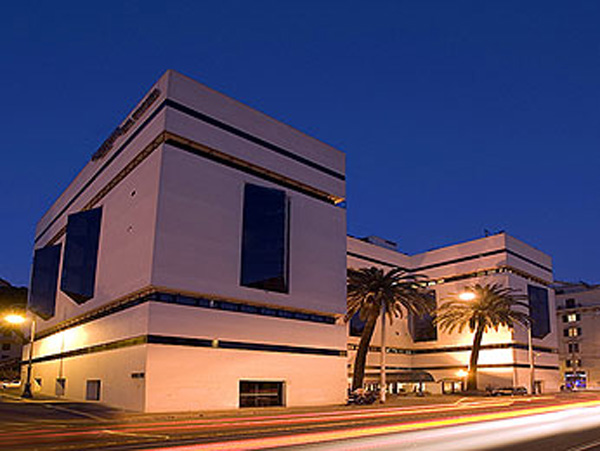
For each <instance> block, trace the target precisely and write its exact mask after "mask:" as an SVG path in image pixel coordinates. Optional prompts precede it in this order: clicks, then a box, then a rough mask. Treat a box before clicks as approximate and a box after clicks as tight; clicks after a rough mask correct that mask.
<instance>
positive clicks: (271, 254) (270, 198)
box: [240, 184, 288, 293]
mask: <svg viewBox="0 0 600 451" xmlns="http://www.w3.org/2000/svg"><path fill="white" fill-rule="evenodd" d="M287 238H288V221H287V199H286V195H285V192H284V191H281V190H278V189H271V188H265V187H262V186H257V185H252V184H246V185H245V187H244V211H243V232H242V270H241V281H240V283H241V285H243V286H246V287H250V288H259V289H262V290H268V291H276V292H279V293H287V292H288V281H287V279H288V268H287V267H288V264H287V259H288V255H287V254H288V252H287V250H288V239H287Z"/></svg>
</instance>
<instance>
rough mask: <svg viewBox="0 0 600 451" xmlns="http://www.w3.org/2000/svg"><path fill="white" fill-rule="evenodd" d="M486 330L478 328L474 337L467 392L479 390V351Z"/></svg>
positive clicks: (481, 327)
mask: <svg viewBox="0 0 600 451" xmlns="http://www.w3.org/2000/svg"><path fill="white" fill-rule="evenodd" d="M484 330H485V328H484V327H483V326H481V325H479V326H477V329H476V330H475V335H474V336H473V349H471V358H470V360H469V374H468V375H467V391H476V390H477V361H478V360H479V350H480V349H481V339H482V338H483V332H484Z"/></svg>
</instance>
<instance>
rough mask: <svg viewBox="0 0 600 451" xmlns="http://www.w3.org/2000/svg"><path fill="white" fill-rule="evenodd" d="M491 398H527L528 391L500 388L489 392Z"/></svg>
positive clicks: (520, 388) (521, 388)
mask: <svg viewBox="0 0 600 451" xmlns="http://www.w3.org/2000/svg"><path fill="white" fill-rule="evenodd" d="M489 395H490V396H525V395H527V389H526V388H525V387H500V388H493V389H491V390H490V391H489Z"/></svg>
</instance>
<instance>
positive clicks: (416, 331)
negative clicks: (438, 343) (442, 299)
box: [408, 292, 437, 343]
mask: <svg viewBox="0 0 600 451" xmlns="http://www.w3.org/2000/svg"><path fill="white" fill-rule="evenodd" d="M430 296H431V298H432V299H433V301H434V302H435V292H431V293H430ZM408 330H409V332H410V335H411V337H412V339H413V341H414V342H415V343H418V342H423V341H435V340H437V327H436V325H435V324H434V323H433V317H432V316H431V315H428V314H425V315H422V316H418V315H415V314H412V313H410V314H409V315H408Z"/></svg>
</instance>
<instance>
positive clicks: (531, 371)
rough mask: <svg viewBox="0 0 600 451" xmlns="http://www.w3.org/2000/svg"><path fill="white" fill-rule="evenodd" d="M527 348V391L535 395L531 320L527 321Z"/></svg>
mask: <svg viewBox="0 0 600 451" xmlns="http://www.w3.org/2000/svg"><path fill="white" fill-rule="evenodd" d="M527 348H528V351H529V393H530V394H531V395H535V364H534V361H533V340H532V336H531V320H529V321H527Z"/></svg>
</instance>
